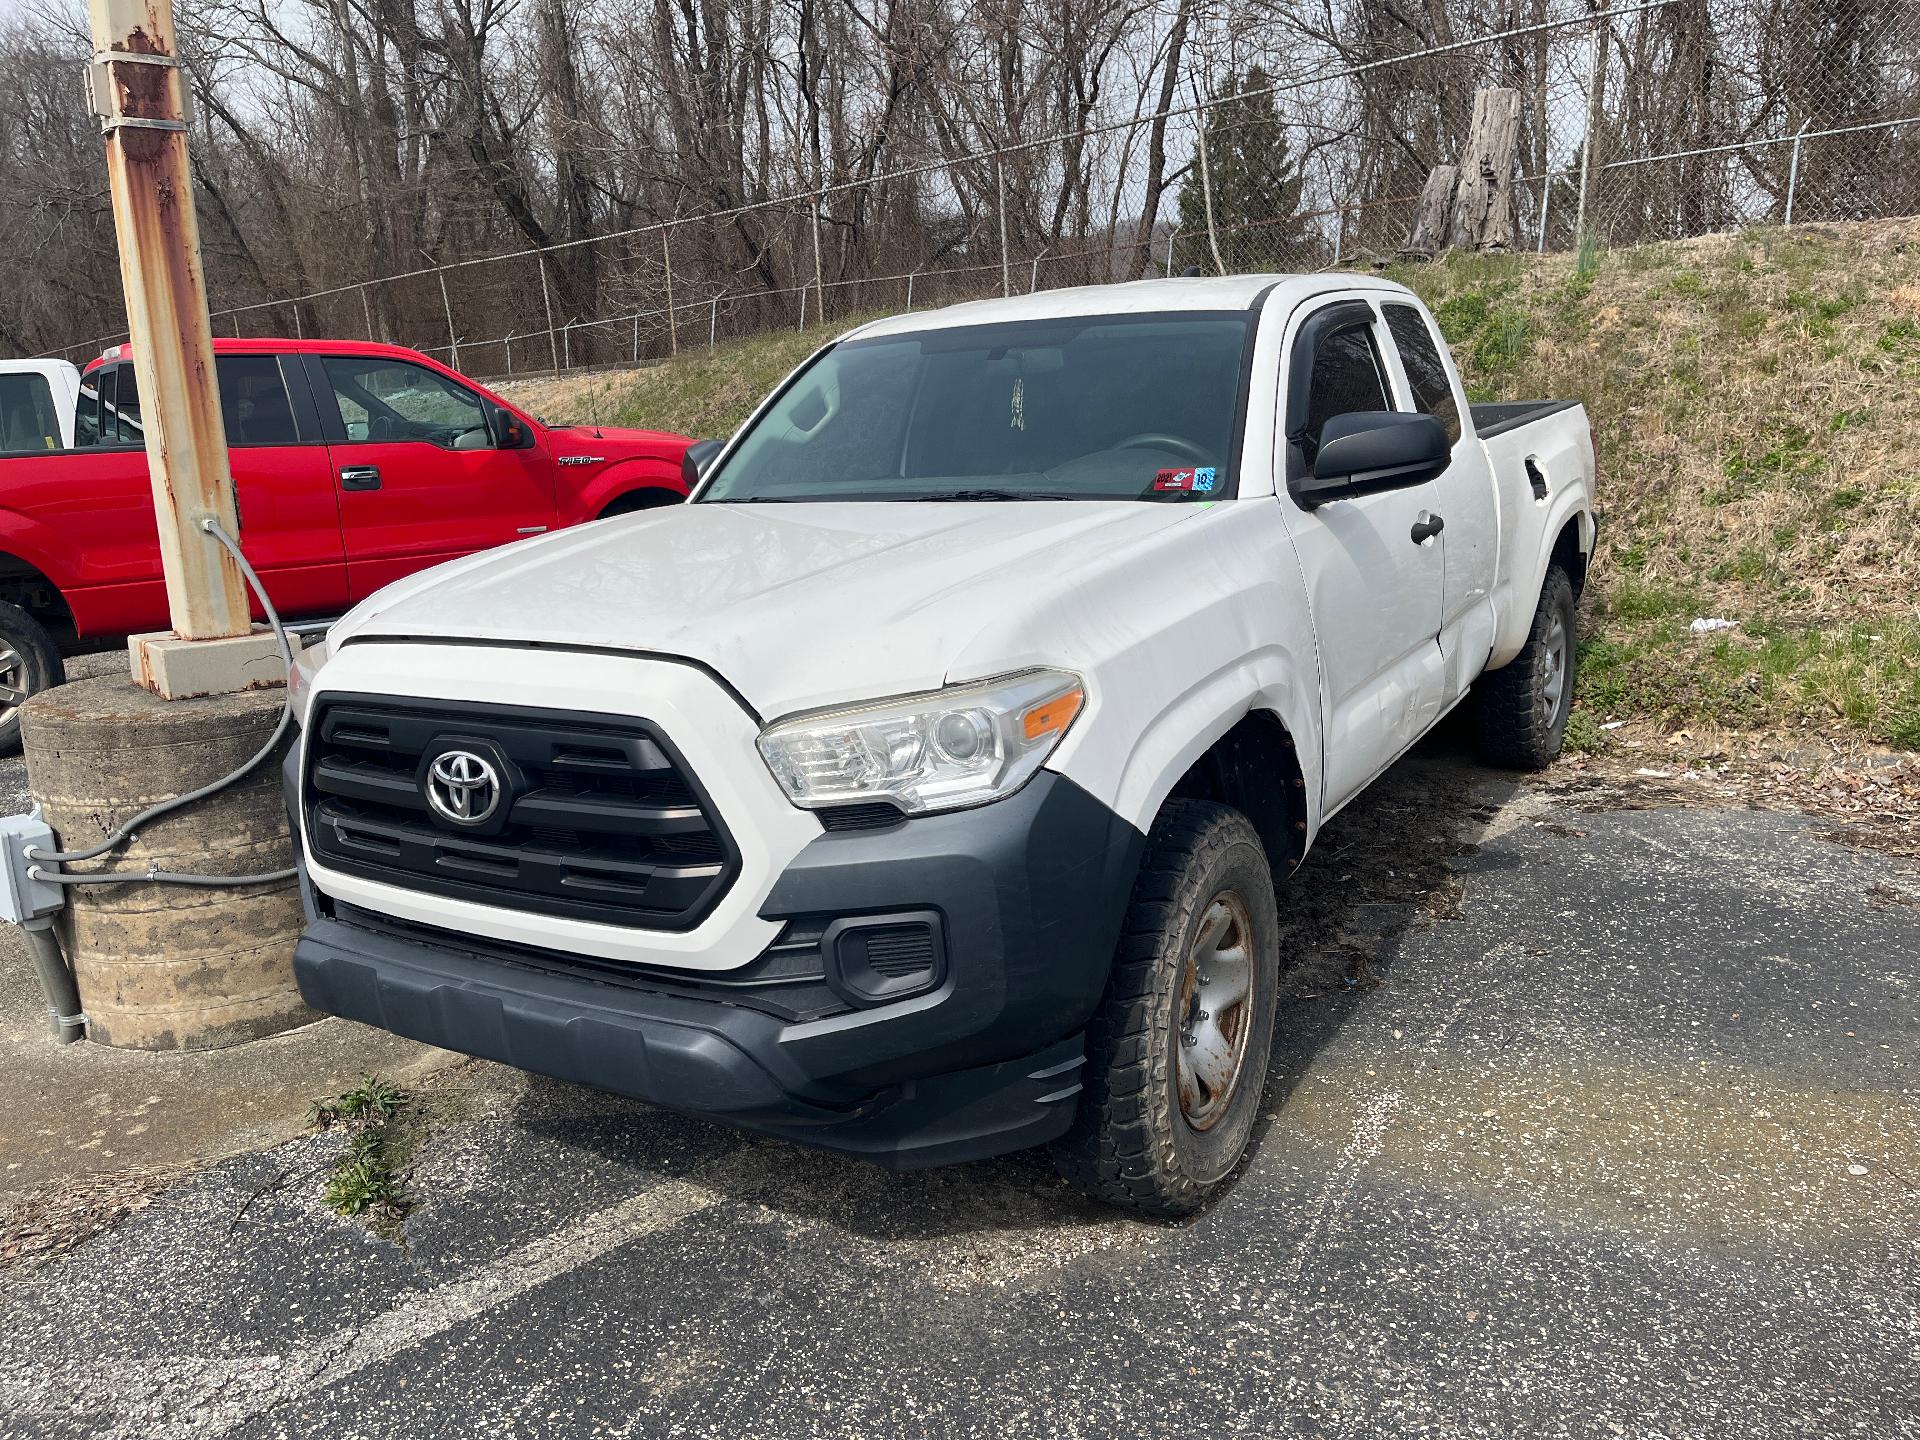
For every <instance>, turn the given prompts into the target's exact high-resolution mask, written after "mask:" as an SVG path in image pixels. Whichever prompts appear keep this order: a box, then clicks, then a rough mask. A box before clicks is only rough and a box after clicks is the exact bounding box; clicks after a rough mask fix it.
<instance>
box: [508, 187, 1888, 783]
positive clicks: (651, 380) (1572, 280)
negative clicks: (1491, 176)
mask: <svg viewBox="0 0 1920 1440" xmlns="http://www.w3.org/2000/svg"><path fill="white" fill-rule="evenodd" d="M1391 273H1392V274H1393V275H1394V277H1395V278H1397V279H1400V280H1403V281H1405V282H1406V283H1407V284H1409V285H1411V286H1413V287H1414V288H1415V289H1416V290H1418V291H1419V292H1420V293H1421V295H1422V296H1423V297H1424V298H1425V299H1426V300H1427V301H1428V303H1429V304H1431V305H1432V306H1433V307H1434V309H1435V312H1436V314H1437V315H1438V316H1439V318H1440V322H1441V325H1442V327H1443V328H1444V329H1445V330H1446V333H1447V338H1448V339H1449V340H1450V341H1451V342H1452V343H1453V347H1454V354H1455V357H1456V358H1457V359H1458V361H1459V362H1460V366H1461V370H1462V373H1463V374H1464V375H1465V377H1466V379H1467V383H1468V385H1469V386H1470V387H1471V389H1472V391H1473V394H1474V397H1475V398H1476V399H1526V398H1531V397H1534V396H1541V395H1553V396H1575V397H1578V398H1579V399H1581V400H1583V401H1585V402H1586V405H1587V408H1588V410H1589V411H1590V412H1591V413H1592V415H1593V417H1594V423H1595V426H1596V430H1597V434H1598V437H1599V442H1600V460H1601V470H1602V484H1603V490H1602V500H1601V503H1602V507H1603V509H1604V512H1605V520H1604V523H1603V526H1602V530H1601V559H1600V564H1599V565H1598V566H1597V567H1596V570H1595V583H1594V585H1593V587H1592V590H1591V600H1590V604H1589V607H1588V608H1589V614H1588V615H1587V617H1586V622H1585V634H1586V639H1585V645H1584V651H1583V666H1582V676H1581V684H1580V691H1579V702H1580V703H1579V709H1578V711H1577V712H1576V719H1575V724H1574V727H1573V730H1572V732H1571V735H1572V739H1573V742H1574V743H1575V744H1576V745H1581V744H1584V745H1595V744H1599V743H1601V742H1602V737H1603V734H1604V732H1602V731H1601V729H1600V726H1601V724H1602V723H1604V722H1605V721H1607V720H1609V719H1616V718H1617V719H1623V720H1635V721H1649V722H1653V723H1656V724H1658V725H1660V726H1662V727H1664V728H1668V729H1677V728H1681V727H1685V728H1687V729H1689V730H1691V731H1692V732H1693V734H1694V735H1695V736H1696V737H1704V736H1707V735H1712V734H1716V733H1720V732H1725V731H1735V732H1749V733H1750V732H1756V731H1761V732H1783V731H1785V732H1791V731H1811V732H1817V733H1820V734H1823V735H1825V736H1827V737H1830V738H1834V739H1839V740H1844V741H1864V742H1867V743H1871V744H1881V745H1895V746H1901V747H1908V748H1920V599H1917V598H1916V597H1917V595H1920V405H1917V404H1916V393H1917V391H1920V222H1912V221H1905V222H1879V223H1872V224H1861V225H1849V226H1822V227H1810V228H1799V229H1795V230H1791V231H1784V230H1760V231H1751V232H1747V233H1743V234H1739V235H1731V236H1712V237H1706V238H1702V239H1698V240H1691V241H1685V242H1679V243H1674V244H1667V245H1656V246H1648V247H1645V248H1641V249H1633V250H1619V251H1612V252H1600V253H1590V254H1588V255H1586V256H1584V257H1575V256H1548V257H1545V258H1544V259H1540V258H1535V257H1532V256H1512V257H1495V258H1488V257H1453V258H1451V259H1448V260H1446V261H1444V262H1442V263H1440V264H1436V265H1430V266H1419V267H1398V268H1396V269H1394V270H1393V271H1392V272H1391ZM824 334H825V332H823V331H822V332H810V333H809V334H807V335H804V336H802V335H795V334H781V335H773V336H768V337H765V338H763V339H760V340H755V341H750V342H745V343H741V344H737V345H732V346H727V347H723V348H722V349H721V350H719V351H718V352H716V353H715V354H712V355H707V354H704V353H702V354H698V355H694V356H690V357H687V358H684V359H682V360H679V361H676V362H674V363H671V364H666V365H660V366H656V367H653V368H651V369H647V370H642V371H637V372H630V373H627V374H623V375H618V376H596V377H581V378H577V379H567V380H561V381H554V382H547V383H546V384H544V385H543V384H538V383H534V384H529V385H528V386H527V387H525V388H523V389H520V391H519V393H520V395H521V397H522V398H523V399H524V400H525V402H526V403H528V404H530V405H532V406H533V407H534V408H535V409H536V410H541V411H543V412H544V413H549V414H551V415H552V417H553V418H555V419H570V420H580V419H598V420H601V421H604V422H606V423H615V422H619V423H626V424H646V425H655V426H660V427H663V428H666V429H670V430H678V431H681V432H682V433H685V434H691V435H700V436H707V435H725V434H727V433H730V432H731V430H732V429H733V427H734V426H735V425H737V424H738V423H739V421H740V419H741V418H742V417H743V416H744V415H745V413H746V411H747V410H748V408H749V407H750V406H751V405H752V404H753V402H754V401H755V400H756V399H758V398H759V397H760V396H761V395H762V394H764V393H765V392H766V390H767V389H768V388H769V387H770V386H772V385H773V384H774V383H776V382H777V381H778V380H779V379H780V378H781V376H783V375H784V374H786V372H787V371H788V370H790V369H791V368H792V367H793V366H794V365H795V364H796V363H797V362H798V361H799V360H801V359H802V358H804V356H805V355H806V354H807V352H808V351H809V350H810V349H811V348H812V347H813V346H815V345H817V344H818V343H819V342H820V340H821V339H822V338H823V336H824ZM1708 617H1713V618H1724V619H1730V620H1734V621H1736V622H1737V624H1736V626H1735V628H1733V629H1731V630H1724V631H1720V632H1718V633H1715V634H1710V635H1705V636H1696V635H1694V634H1692V633H1691V631H1690V629H1689V627H1690V625H1691V622H1692V621H1693V620H1694V619H1696V618H1708Z"/></svg>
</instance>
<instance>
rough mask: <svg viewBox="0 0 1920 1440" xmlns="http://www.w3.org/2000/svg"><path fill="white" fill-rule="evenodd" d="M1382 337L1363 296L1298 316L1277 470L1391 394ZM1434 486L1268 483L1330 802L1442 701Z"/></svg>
mask: <svg viewBox="0 0 1920 1440" xmlns="http://www.w3.org/2000/svg"><path fill="white" fill-rule="evenodd" d="M1385 345H1386V341H1385V337H1384V336H1383V335H1382V333H1381V329H1380V325H1379V317H1378V316H1377V315H1376V314H1375V312H1374V310H1373V307H1372V306H1371V305H1370V304H1368V303H1367V302H1365V301H1362V300H1340V301H1336V302H1334V303H1333V304H1330V305H1324V306H1321V307H1320V308H1318V309H1316V310H1314V311H1312V312H1310V313H1309V314H1308V315H1307V316H1306V318H1305V319H1304V320H1303V321H1302V322H1301V324H1300V325H1299V327H1298V329H1297V330H1296V332H1295V336H1294V340H1293V346H1292V351H1291V359H1290V363H1289V374H1288V377H1287V395H1286V397H1285V405H1286V411H1287V415H1286V422H1285V430H1284V436H1285V439H1284V440H1283V442H1282V444H1283V447H1284V452H1285V468H1284V473H1285V474H1286V475H1287V476H1288V477H1289V478H1292V477H1293V476H1295V475H1298V474H1300V473H1301V472H1302V471H1303V470H1304V469H1307V468H1310V467H1311V466H1312V463H1313V456H1314V455H1315V454H1316V453H1317V451H1318V448H1319V439H1320V431H1321V429H1322V427H1324V426H1325V424H1326V422H1327V421H1329V420H1331V419H1332V418H1333V417H1334V416H1336V415H1345V414H1351V413H1354V412H1369V411H1386V410H1394V409H1398V408H1400V407H1399V406H1397V405H1396V404H1395V402H1394V384H1393V380H1392V378H1391V375H1390V372H1389V371H1388V368H1387V366H1386V363H1385V360H1384V358H1383V357H1384V355H1385V353H1386V350H1385ZM1438 493H1439V492H1438V489H1437V487H1436V486H1435V484H1434V482H1432V481H1431V480H1429V481H1426V482H1425V483H1423V484H1418V485H1407V486H1401V487H1398V488H1395V489H1391V490H1380V491H1378V492H1376V493H1373V494H1365V495H1355V496H1352V497H1349V498H1346V499H1341V500H1334V501H1331V502H1329V503H1327V504H1323V505H1320V506H1319V507H1318V508H1316V509H1311V510H1310V509H1306V508H1304V507H1303V506H1301V505H1300V503H1299V502H1298V501H1296V500H1295V499H1293V498H1292V496H1291V495H1289V494H1286V493H1282V495H1281V496H1280V504H1282V505H1284V506H1285V507H1287V508H1286V514H1287V528H1288V530H1289V531H1290V532H1291V534H1292V536H1293V544H1294V550H1295V552H1296V553H1297V555H1298V556H1299V559H1300V565H1301V569H1302V570H1303V571H1304V573H1305V575H1306V577H1307V587H1308V594H1309V597H1310V601H1311V604H1312V608H1313V624H1314V633H1315V636H1316V638H1317V640H1318V642H1319V647H1320V674H1321V705H1322V716H1323V719H1324V723H1325V736H1326V740H1325V744H1326V756H1325V764H1324V766H1323V770H1322V773H1323V774H1324V775H1325V777H1326V779H1325V784H1326V791H1325V805H1326V809H1327V812H1328V813H1331V812H1332V811H1334V810H1335V809H1337V808H1338V807H1339V806H1341V805H1343V804H1345V803H1346V802H1347V801H1348V800H1350V799H1352V798H1353V796H1354V795H1355V794H1357V793H1358V792H1359V791H1360V790H1361V789H1362V788H1363V787H1364V786H1365V785H1366V784H1367V783H1368V782H1369V781H1371V780H1372V779H1373V777H1374V776H1375V775H1377V774H1379V773H1380V771H1382V770H1384V769H1385V768H1386V767H1387V766H1388V765H1389V764H1390V763H1392V761H1394V760H1395V759H1396V758H1398V757H1399V755H1400V753H1401V752H1402V751H1404V750H1405V749H1407V747H1409V746H1410V745H1412V744H1413V742H1414V741H1416V740H1418V739H1419V738H1420V736H1421V735H1422V734H1424V733H1425V732H1426V730H1427V728H1428V727H1429V726H1430V725H1432V724H1433V722H1434V720H1435V718H1436V717H1437V716H1438V715H1439V713H1440V706H1441V701H1442V692H1443V688H1444V687H1443V671H1442V665H1441V654H1440V617H1441V586H1442V581H1443V579H1444V576H1445V564H1444V556H1445V551H1444V548H1443V542H1444V540H1445V536H1444V535H1433V536H1430V537H1428V538H1425V539H1421V538H1418V537H1419V536H1420V534H1421V532H1420V531H1418V530H1416V529H1415V528H1414V527H1415V524H1416V522H1419V521H1422V520H1423V519H1424V518H1425V517H1428V516H1430V515H1432V514H1433V513H1434V512H1436V511H1437V510H1438V509H1439V499H1438Z"/></svg>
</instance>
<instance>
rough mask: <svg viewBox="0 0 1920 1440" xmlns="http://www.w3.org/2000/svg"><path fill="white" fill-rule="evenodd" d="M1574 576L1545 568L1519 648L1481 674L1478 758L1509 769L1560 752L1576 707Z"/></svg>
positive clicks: (1544, 761) (1546, 760)
mask: <svg viewBox="0 0 1920 1440" xmlns="http://www.w3.org/2000/svg"><path fill="white" fill-rule="evenodd" d="M1575 659H1576V648H1575V644H1574V613H1573V581H1572V580H1571V579H1569V578H1568V576H1567V572H1566V571H1565V570H1562V569H1561V568H1560V567H1559V566H1558V565H1556V566H1554V567H1553V568H1552V569H1550V570H1548V571H1547V579H1546V583H1545V584H1544V585H1542V586H1541V587H1540V604H1539V606H1538V608H1536V609H1535V610H1534V612H1533V625H1532V627H1531V628H1530V629H1529V630H1528V631H1527V643H1526V645H1525V646H1524V647H1522V649H1521V651H1520V653H1519V654H1518V655H1516V656H1514V657H1513V659H1512V660H1510V661H1508V662H1507V664H1505V665H1504V666H1502V667H1501V668H1500V669H1498V670H1495V671H1494V672H1493V673H1492V674H1490V675H1487V676H1485V677H1483V678H1482V679H1481V681H1480V684H1479V687H1478V690H1477V692H1476V695H1475V701H1474V705H1475V711H1476V716H1475V718H1476V728H1477V731H1478V736H1477V738H1478V743H1479V749H1480V758H1481V759H1482V760H1484V761H1486V762H1487V763H1488V764H1489V765H1497V766H1499V767H1501V768H1502V769H1506V770H1543V769H1545V768H1546V767H1547V766H1548V765H1551V764H1552V763H1553V762H1554V760H1555V759H1556V758H1558V756H1559V754H1560V743H1561V741H1562V740H1564V739H1565V738H1566V733H1567V716H1568V715H1569V714H1570V713H1572V710H1573V671H1574V664H1575Z"/></svg>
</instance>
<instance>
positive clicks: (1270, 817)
mask: <svg viewBox="0 0 1920 1440" xmlns="http://www.w3.org/2000/svg"><path fill="white" fill-rule="evenodd" d="M1168 798H1170V799H1171V798H1179V799H1184V800H1213V801H1216V802H1218V803H1219V804H1222V805H1227V806H1231V807H1232V808H1233V809H1235V810H1238V811H1239V812H1240V813H1241V814H1242V815H1245V816H1246V817H1247V819H1248V820H1249V821H1251V822H1252V824H1253V828H1254V830H1255V832H1256V833H1258V835H1259V836H1260V843H1261V844H1262V845H1264V846H1265V847H1266V850H1267V858H1268V860H1269V861H1270V862H1271V863H1272V865H1273V867H1274V869H1275V871H1276V872H1278V874H1280V875H1284V874H1286V873H1288V872H1290V871H1291V870H1292V869H1293V868H1294V867H1295V866H1296V865H1298V864H1299V863H1300V860H1301V857H1302V856H1303V855H1304V854H1305V853H1306V840H1307V806H1306V778H1305V776H1304V775H1303V774H1302V773H1301V770H1300V757H1299V754H1298V752H1297V751H1296V750H1295V749H1294V744H1293V736H1292V735H1290V734H1289V733H1288V732H1287V727H1286V726H1285V725H1284V724H1282V723H1281V720H1280V717H1279V716H1278V715H1276V714H1274V713H1273V712H1272V711H1271V710H1255V711H1252V712H1251V713H1249V714H1248V715H1246V716H1245V717H1243V718H1242V719H1241V721H1240V722H1239V723H1238V724H1237V725H1235V726H1234V727H1233V728H1232V729H1231V730H1229V731H1228V732H1227V733H1226V734H1224V735H1222V736H1221V737H1220V738H1219V739H1218V740H1216V741H1214V742H1213V745H1212V746H1211V747H1210V748H1209V749H1208V750H1207V752H1206V754H1204V755H1202V756H1201V757H1200V758H1199V759H1198V760H1196V761H1194V762H1193V764H1192V766H1191V767H1190V768H1189V769H1188V770H1187V773H1186V774H1184V775H1182V776H1181V777H1180V780H1179V782H1178V783H1177V784H1176V785H1175V786H1174V787H1173V793H1172V795H1171V796H1169V797H1168ZM1283 867H1284V868H1283Z"/></svg>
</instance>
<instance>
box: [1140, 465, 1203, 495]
mask: <svg viewBox="0 0 1920 1440" xmlns="http://www.w3.org/2000/svg"><path fill="white" fill-rule="evenodd" d="M1213 475H1214V467H1213V466H1211V465H1203V466H1201V467H1200V468H1199V469H1197V470H1161V471H1158V472H1156V473H1155V475H1154V477H1153V488H1154V489H1156V490H1191V491H1193V492H1194V493H1195V494H1199V495H1207V494H1211V493H1212V491H1213Z"/></svg>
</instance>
